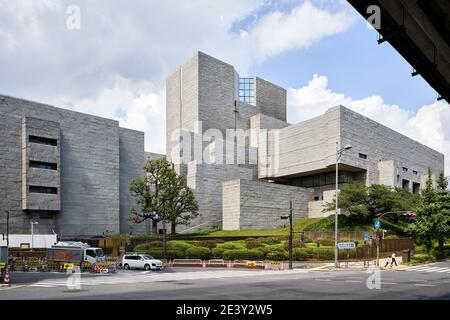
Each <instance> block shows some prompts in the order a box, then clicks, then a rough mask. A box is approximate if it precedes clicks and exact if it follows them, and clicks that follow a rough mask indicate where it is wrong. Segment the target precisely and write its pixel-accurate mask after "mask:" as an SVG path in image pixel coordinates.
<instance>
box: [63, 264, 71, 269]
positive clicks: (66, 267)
mask: <svg viewBox="0 0 450 320" xmlns="http://www.w3.org/2000/svg"><path fill="white" fill-rule="evenodd" d="M64 269H73V263H65V264H64Z"/></svg>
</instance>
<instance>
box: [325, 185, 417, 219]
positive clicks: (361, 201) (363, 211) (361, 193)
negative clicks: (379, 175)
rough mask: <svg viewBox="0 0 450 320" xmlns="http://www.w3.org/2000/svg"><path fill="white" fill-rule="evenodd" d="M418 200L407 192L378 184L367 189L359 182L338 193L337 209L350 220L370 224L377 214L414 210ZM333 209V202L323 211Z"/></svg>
mask: <svg viewBox="0 0 450 320" xmlns="http://www.w3.org/2000/svg"><path fill="white" fill-rule="evenodd" d="M418 198H419V197H418V196H417V195H413V194H412V193H411V192H410V191H409V190H404V189H394V188H391V187H388V186H385V185H380V184H373V185H371V186H369V187H368V186H366V185H364V184H362V183H360V182H353V183H351V184H348V185H346V186H344V187H343V188H342V189H341V191H340V192H339V207H340V208H341V209H342V210H343V211H345V212H347V213H348V214H349V215H350V218H352V219H355V220H361V221H365V222H371V221H372V220H373V218H374V217H375V216H376V215H377V214H382V213H386V212H390V211H401V210H412V209H415V208H416V206H417V202H418ZM334 208H335V200H333V201H332V202H331V203H327V204H326V205H325V208H324V211H330V210H334Z"/></svg>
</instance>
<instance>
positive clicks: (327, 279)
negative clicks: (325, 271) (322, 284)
mask: <svg viewBox="0 0 450 320" xmlns="http://www.w3.org/2000/svg"><path fill="white" fill-rule="evenodd" d="M314 280H316V281H331V280H330V279H314Z"/></svg>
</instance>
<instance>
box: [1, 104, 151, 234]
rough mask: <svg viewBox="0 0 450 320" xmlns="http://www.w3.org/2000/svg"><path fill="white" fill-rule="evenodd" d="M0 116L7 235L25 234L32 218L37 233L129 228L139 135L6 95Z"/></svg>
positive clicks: (140, 161)
mask: <svg viewBox="0 0 450 320" xmlns="http://www.w3.org/2000/svg"><path fill="white" fill-rule="evenodd" d="M0 115H1V117H0V133H1V137H2V139H1V140H0V163H2V170H1V172H0V195H1V197H0V209H1V210H2V211H3V210H9V211H10V217H11V218H10V232H11V233H28V232H29V230H30V220H31V219H33V220H37V221H39V225H38V226H36V232H38V233H51V232H52V231H54V232H56V233H58V234H59V235H62V236H63V237H76V236H98V235H102V234H104V233H105V232H109V233H119V232H128V231H130V225H129V223H128V222H127V219H128V215H129V211H130V206H131V205H133V201H134V200H132V199H131V198H130V197H129V195H128V186H129V181H130V180H131V178H132V177H134V176H142V174H143V171H142V168H143V165H144V133H142V132H138V131H134V130H128V129H124V128H120V127H119V124H118V122H117V121H114V120H109V119H104V118H100V117H96V116H91V115H87V114H82V113H78V112H73V111H69V110H64V109H60V108H56V107H53V106H49V105H45V104H40V103H35V102H31V101H26V100H22V99H16V98H12V97H7V96H0ZM30 136H36V137H38V138H39V139H41V140H42V138H46V139H50V140H45V139H44V140H43V142H44V143H36V142H32V141H31V140H30V139H31V138H30ZM48 141H50V143H46V142H48ZM53 141H56V145H52V142H53ZM41 142H42V141H41ZM30 161H37V162H38V167H37V168H35V167H31V163H30ZM30 186H34V187H46V189H42V188H38V189H37V190H36V188H34V189H30ZM31 190H33V191H34V192H30V191H31ZM36 191H37V192H36ZM48 191H49V193H47V192H48ZM55 191H56V194H54V193H53V192H55ZM42 192H45V193H42ZM2 228H3V229H4V224H3V223H2ZM138 229H140V230H141V231H142V226H139V227H138ZM2 231H4V230H2Z"/></svg>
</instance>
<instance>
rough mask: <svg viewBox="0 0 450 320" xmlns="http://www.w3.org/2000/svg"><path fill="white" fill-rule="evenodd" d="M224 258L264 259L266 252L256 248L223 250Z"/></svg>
mask: <svg viewBox="0 0 450 320" xmlns="http://www.w3.org/2000/svg"><path fill="white" fill-rule="evenodd" d="M222 256H223V259H224V260H263V259H264V253H262V252H261V251H259V250H256V249H235V250H225V251H224V252H223V255H222Z"/></svg>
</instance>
